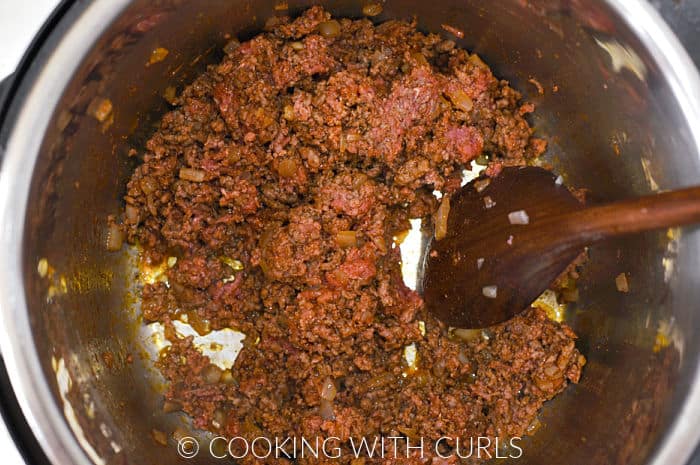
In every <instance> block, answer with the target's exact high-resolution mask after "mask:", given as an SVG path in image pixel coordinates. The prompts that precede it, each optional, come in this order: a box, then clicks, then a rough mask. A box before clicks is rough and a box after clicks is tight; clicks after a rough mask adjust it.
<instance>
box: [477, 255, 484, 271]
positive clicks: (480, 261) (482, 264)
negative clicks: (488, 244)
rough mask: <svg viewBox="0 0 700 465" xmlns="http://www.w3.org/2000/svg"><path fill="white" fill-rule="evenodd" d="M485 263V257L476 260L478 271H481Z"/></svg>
mask: <svg viewBox="0 0 700 465" xmlns="http://www.w3.org/2000/svg"><path fill="white" fill-rule="evenodd" d="M484 261H485V260H484V258H483V257H479V258H477V259H476V269H477V270H480V269H481V267H482V266H484Z"/></svg>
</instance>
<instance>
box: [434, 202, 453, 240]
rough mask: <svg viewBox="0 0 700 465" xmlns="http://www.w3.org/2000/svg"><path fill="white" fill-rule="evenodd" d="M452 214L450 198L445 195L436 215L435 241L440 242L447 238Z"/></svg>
mask: <svg viewBox="0 0 700 465" xmlns="http://www.w3.org/2000/svg"><path fill="white" fill-rule="evenodd" d="M449 214H450V197H449V196H448V195H445V196H444V197H443V198H442V201H441V202H440V206H439V207H438V209H437V212H436V213H435V240H436V241H439V240H441V239H443V238H444V237H445V236H447V218H448V216H449Z"/></svg>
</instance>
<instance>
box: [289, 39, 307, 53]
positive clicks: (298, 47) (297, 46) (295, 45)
mask: <svg viewBox="0 0 700 465" xmlns="http://www.w3.org/2000/svg"><path fill="white" fill-rule="evenodd" d="M289 46H290V47H292V49H293V50H296V51H297V52H298V51H299V50H304V43H303V42H299V41H298V40H297V41H294V42H292V43H291V44H289Z"/></svg>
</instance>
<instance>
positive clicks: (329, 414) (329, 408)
mask: <svg viewBox="0 0 700 465" xmlns="http://www.w3.org/2000/svg"><path fill="white" fill-rule="evenodd" d="M318 413H319V414H320V415H321V418H323V419H324V420H328V421H333V420H335V413H334V412H333V402H331V401H329V400H326V399H321V405H320V406H319V408H318Z"/></svg>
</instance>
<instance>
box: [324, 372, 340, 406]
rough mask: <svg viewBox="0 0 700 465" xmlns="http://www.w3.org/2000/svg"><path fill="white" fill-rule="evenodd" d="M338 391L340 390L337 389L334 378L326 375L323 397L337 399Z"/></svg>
mask: <svg viewBox="0 0 700 465" xmlns="http://www.w3.org/2000/svg"><path fill="white" fill-rule="evenodd" d="M337 393H338V390H337V389H336V387H335V383H334V382H333V380H332V379H330V378H328V377H326V379H324V380H323V387H322V388H321V399H324V400H327V401H332V400H333V399H335V395H336V394H337Z"/></svg>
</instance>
